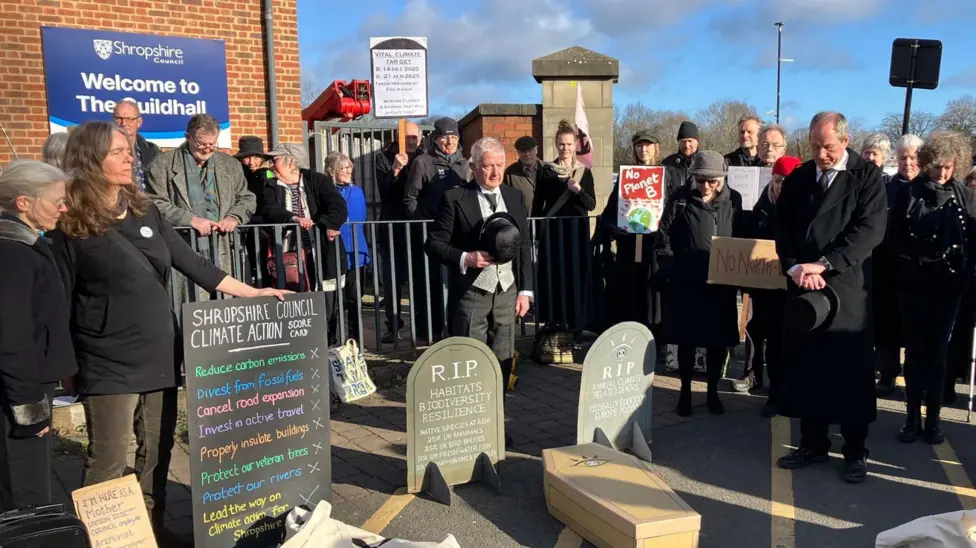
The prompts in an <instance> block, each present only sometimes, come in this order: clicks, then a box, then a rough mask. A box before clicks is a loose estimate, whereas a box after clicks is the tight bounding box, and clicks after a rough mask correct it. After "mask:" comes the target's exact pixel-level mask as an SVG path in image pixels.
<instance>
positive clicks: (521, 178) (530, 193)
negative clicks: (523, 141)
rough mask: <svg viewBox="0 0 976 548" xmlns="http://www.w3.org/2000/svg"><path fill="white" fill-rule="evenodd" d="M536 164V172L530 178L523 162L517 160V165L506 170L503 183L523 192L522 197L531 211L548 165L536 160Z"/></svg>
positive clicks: (514, 164) (512, 165)
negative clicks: (537, 189) (536, 190)
mask: <svg viewBox="0 0 976 548" xmlns="http://www.w3.org/2000/svg"><path fill="white" fill-rule="evenodd" d="M535 164H536V165H535V172H534V173H533V174H532V176H531V177H530V176H529V175H527V174H526V172H525V166H523V165H522V162H521V161H518V160H516V161H515V163H513V164H511V165H509V166H508V167H507V168H505V177H504V179H503V182H502V184H504V185H505V186H510V187H512V188H517V189H519V190H520V191H522V195H523V196H525V205H527V206H528V207H529V210H530V211H531V210H532V205H533V202H534V200H535V189H536V187H538V186H539V181H540V180H542V178H543V177H544V176H545V172H546V169H547V168H546V164H545V163H543V162H541V161H539V160H536V161H535Z"/></svg>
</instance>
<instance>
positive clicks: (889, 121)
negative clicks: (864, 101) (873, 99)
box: [878, 112, 939, 143]
mask: <svg viewBox="0 0 976 548" xmlns="http://www.w3.org/2000/svg"><path fill="white" fill-rule="evenodd" d="M903 119H904V116H903V115H901V114H889V115H887V116H885V117H884V120H881V126H880V127H879V128H878V131H880V132H882V133H884V134H885V135H887V136H888V138H889V139H891V142H892V143H894V142H895V141H897V140H898V139H900V138H901V126H902V120H903ZM937 129H939V118H938V117H937V116H935V115H934V114H932V113H929V112H913V113H912V116H911V118H909V120H908V132H909V133H912V134H914V135H918V136H919V137H921V138H923V139H924V138H925V137H926V136H928V134H929V133H932V132H933V131H935V130H937Z"/></svg>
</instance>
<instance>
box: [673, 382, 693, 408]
mask: <svg viewBox="0 0 976 548" xmlns="http://www.w3.org/2000/svg"><path fill="white" fill-rule="evenodd" d="M675 412H676V413H677V414H678V416H679V417H690V416H691V383H690V382H689V383H688V384H687V385H686V384H685V383H684V381H682V382H681V394H680V395H679V396H678V409H677V410H675Z"/></svg>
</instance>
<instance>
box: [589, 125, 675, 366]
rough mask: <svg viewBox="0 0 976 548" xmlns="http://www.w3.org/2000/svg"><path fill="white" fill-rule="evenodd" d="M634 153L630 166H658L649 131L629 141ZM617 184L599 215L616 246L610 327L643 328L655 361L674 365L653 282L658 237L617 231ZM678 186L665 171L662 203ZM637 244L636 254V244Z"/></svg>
mask: <svg viewBox="0 0 976 548" xmlns="http://www.w3.org/2000/svg"><path fill="white" fill-rule="evenodd" d="M631 143H632V145H633V152H634V165H637V166H657V165H661V162H660V151H661V149H660V144H659V142H658V139H657V137H656V136H654V135H652V134H651V133H650V132H649V131H646V130H642V131H638V132H637V133H636V134H634V137H633V139H632V140H631ZM619 186H620V181H619V180H618V181H617V183H615V184H614V186H613V190H612V191H611V192H610V196H609V198H608V199H607V205H606V207H605V208H603V212H602V213H601V214H600V227H601V229H602V230H603V232H604V233H605V234H607V235H608V236H609V238H610V239H611V240H614V241H616V242H617V256H616V261H615V262H616V269H615V272H614V274H615V277H614V279H613V280H612V281H611V283H610V284H609V286H610V287H609V288H608V289H612V290H613V294H614V295H616V298H614V299H612V300H611V302H610V303H608V304H609V306H608V307H607V308H608V309H609V310H612V314H613V316H612V320H611V321H612V323H620V322H627V321H634V322H639V323H642V324H644V325H646V326H647V327H648V328H649V329H650V330H651V332H652V333H653V334H654V339H655V342H656V349H657V360H658V362H659V363H662V364H666V363H668V362H673V361H675V358H674V356H673V354H672V353H671V352H670V351H669V349H668V346H669V345H667V344H665V342H664V339H663V338H662V337H663V332H662V331H663V329H662V328H663V322H664V317H663V310H662V307H663V304H662V299H663V297H664V291H663V289H662V285H661V284H659V283H658V281H657V280H656V279H655V278H656V276H657V274H658V271H659V269H660V265H659V264H658V260H657V254H656V253H655V252H654V242H655V240H656V239H657V237H658V233H657V231H654V232H651V233H648V234H642V235H640V237H638V235H636V234H631V233H629V232H627V231H626V230H624V229H622V228H620V227H619V223H618V219H617V216H618V215H619V212H618V211H617V209H618V203H619V200H620V191H619ZM680 186H681V174H680V173H679V172H678V170H676V169H675V168H673V167H665V175H664V185H663V188H664V197H663V198H664V200H665V201H667V199H668V197H669V196H671V195H672V194H674V192H675V191H677V189H678V187H680ZM638 241H640V242H641V248H640V250H639V251H638V249H637V242H638Z"/></svg>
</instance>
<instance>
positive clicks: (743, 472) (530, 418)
mask: <svg viewBox="0 0 976 548" xmlns="http://www.w3.org/2000/svg"><path fill="white" fill-rule="evenodd" d="M520 373H521V374H522V380H521V384H520V387H519V391H518V392H517V393H516V394H514V395H513V396H511V397H510V399H509V400H508V401H507V402H506V406H507V416H508V421H507V428H508V429H509V432H510V433H511V434H512V435H513V437H514V438H515V442H516V443H515V446H514V447H511V448H509V451H508V457H507V460H506V461H505V462H503V463H502V465H501V467H500V475H501V480H502V488H503V492H502V494H501V495H496V494H494V493H493V492H492V491H490V490H489V489H487V488H486V487H483V486H481V485H478V484H469V485H463V486H456V487H455V488H454V489H453V491H454V497H453V504H452V505H451V506H444V505H441V504H439V503H437V502H434V501H432V500H428V499H426V498H423V497H413V496H410V495H399V494H397V495H394V494H392V493H391V491H392V488H388V489H386V490H385V492H384V490H383V489H380V488H378V489H367V490H364V491H361V492H359V495H358V496H349V497H347V498H346V497H344V498H342V499H341V500H339V501H335V503H334V506H335V508H334V510H333V515H334V516H335V517H336V518H338V519H340V520H342V521H345V522H347V523H350V524H352V525H356V526H364V525H365V526H364V528H366V529H369V530H373V531H376V532H380V533H381V534H383V535H384V536H387V537H397V538H406V539H411V540H424V541H440V540H442V539H443V538H444V537H445V535H447V534H448V533H451V534H453V535H454V536H455V537H456V538H457V540H458V542H459V543H460V545H461V546H463V547H465V548H467V547H479V548H480V547H509V546H530V547H539V548H554V547H556V548H567V547H573V548H576V547H580V546H589V544H588V543H585V542H583V541H581V539H579V537H577V536H576V535H575V534H574V533H572V532H571V531H568V530H566V529H565V528H564V527H563V525H562V524H561V523H559V522H558V521H556V520H555V519H553V518H552V517H550V516H549V514H548V511H547V510H546V506H545V499H544V495H543V480H542V465H541V460H540V458H539V455H540V450H541V448H543V447H559V446H563V445H572V444H574V443H575V439H574V438H575V414H576V398H577V394H578V387H579V373H578V371H577V370H574V369H572V368H562V367H545V366H537V365H527V366H525V368H524V370H523V371H520ZM676 388H677V379H674V378H672V377H668V376H662V375H658V377H657V378H656V379H655V390H654V408H655V413H656V414H655V422H654V435H653V443H652V451H653V457H654V461H653V463H651V464H650V465H649V467H650V469H651V470H652V471H653V472H654V473H656V474H658V475H659V476H660V477H661V478H662V479H664V481H665V482H666V483H667V484H668V485H670V486H671V488H672V489H674V490H675V491H676V492H677V493H678V494H679V495H680V496H681V497H682V498H683V499H684V500H685V502H687V503H688V504H689V505H690V506H691V507H692V508H694V509H695V510H696V511H697V512H699V513H700V514H701V516H702V528H701V539H700V546H701V547H702V548H755V547H766V546H770V547H772V548H777V547H781V548H795V547H800V548H828V547H843V548H851V547H862V546H863V547H871V546H874V540H875V537H876V536H877V534H878V533H879V532H881V531H884V530H886V529H889V528H892V527H895V526H898V525H900V524H902V523H905V522H907V521H910V520H912V519H915V518H918V517H921V516H924V515H930V514H937V513H942V512H950V511H956V510H961V509H963V508H966V509H976V490H974V489H973V486H972V483H971V478H976V425H972V424H965V422H964V421H965V418H966V414H965V411H959V410H958V409H950V410H947V412H946V415H948V416H947V419H948V420H946V421H945V426H944V429H945V431H946V434H947V437H948V440H949V443H948V444H946V445H943V446H941V447H938V448H933V447H930V446H929V445H927V444H925V443H924V442H920V443H917V444H914V445H903V444H901V443H899V442H898V441H897V439H896V436H897V432H898V428H899V427H900V426H901V422H902V420H903V417H904V405H903V404H902V403H900V402H899V401H897V400H882V401H879V408H880V409H879V418H878V422H876V423H875V424H873V425H872V427H871V434H870V437H869V439H868V446H869V448H870V450H871V461H870V465H869V469H870V476H869V477H868V479H867V481H865V482H864V483H863V484H860V485H849V484H846V483H844V482H842V481H841V479H840V470H841V465H842V462H843V460H842V457H840V455H839V453H840V446H841V445H842V441H841V438H840V437H839V436H836V435H835V436H834V442H835V443H834V447H833V448H832V449H831V451H832V452H833V453H834V454H835V458H834V459H832V461H831V462H830V463H827V464H821V465H817V466H814V467H811V468H808V469H805V470H797V471H792V472H790V471H784V470H780V469H778V468H776V467H775V464H774V462H775V458H777V457H778V456H780V455H782V454H784V453H785V452H786V451H787V450H788V449H789V446H790V445H795V444H796V443H797V442H798V441H799V431H798V424H792V425H791V424H790V421H788V420H786V419H783V418H777V419H774V420H773V421H770V420H768V419H763V418H762V417H760V416H759V407H760V406H761V404H762V403H763V398H762V397H757V396H747V395H737V394H731V393H727V394H724V395H723V400H724V401H725V403H726V408H727V412H726V414H725V415H723V416H710V415H708V413H707V411H706V410H705V408H704V405H703V403H704V401H703V400H704V397H703V396H704V394H701V393H697V394H696V409H695V417H694V418H692V419H680V418H678V417H677V416H676V415H674V413H673V408H674V402H675V398H676ZM699 388H700V389H703V388H704V386H700V387H699ZM967 389H968V387H967ZM958 391H959V393H960V395H962V392H963V387H962V386H961V385H960V386H959V387H958ZM967 397H968V393H967ZM387 399H388V400H396V399H397V398H387ZM962 399H963V398H960V400H962ZM369 405H371V402H366V403H364V406H369ZM382 405H385V406H387V407H389V406H390V405H391V403H390V401H386V402H382ZM963 405H964V404H963V403H959V404H957V407H958V408H962V406H963ZM350 407H351V406H350ZM386 411H387V412H388V411H390V409H386ZM357 420H359V419H355V418H346V417H344V416H343V415H342V414H340V415H339V416H336V417H333V424H334V431H335V429H336V425H337V423H343V422H346V423H347V424H345V425H343V424H338V426H339V427H340V428H345V427H348V428H353V425H352V423H354V422H355V421H357ZM398 422H399V424H400V425H401V426H402V419H401V420H400V421H398ZM381 433H382V432H381ZM350 435H351V434H350ZM403 437H404V438H405V435H404V436H403ZM395 445H396V444H392V445H391V447H392V446H395ZM338 451H340V454H341V451H342V449H339V450H338ZM402 452H403V450H402V448H400V449H399V453H400V454H401V455H402ZM389 458H392V457H389ZM334 466H336V461H335V458H334ZM340 466H341V465H340ZM398 466H399V465H398ZM403 476H404V477H403V481H400V482H399V484H398V485H393V487H400V486H402V485H404V484H405V473H404V474H403ZM335 483H337V484H339V485H336V486H335V489H336V492H340V491H341V490H342V489H343V485H341V484H342V481H341V480H339V479H337V480H336V482H335ZM389 485H390V484H387V486H389ZM774 500H775V503H774Z"/></svg>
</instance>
